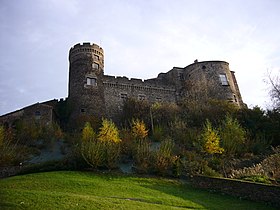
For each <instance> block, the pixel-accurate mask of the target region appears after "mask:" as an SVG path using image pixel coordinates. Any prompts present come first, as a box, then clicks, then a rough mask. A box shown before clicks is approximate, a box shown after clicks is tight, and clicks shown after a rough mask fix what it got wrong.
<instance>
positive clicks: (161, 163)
mask: <svg viewBox="0 0 280 210" xmlns="http://www.w3.org/2000/svg"><path fill="white" fill-rule="evenodd" d="M173 148H174V142H173V141H172V140H171V139H166V140H164V141H162V142H161V144H160V147H159V150H158V151H156V153H155V161H153V163H154V164H153V167H154V170H155V171H156V172H157V173H159V174H161V175H163V174H166V173H168V170H169V169H171V168H172V164H173V162H174V161H175V159H176V158H175V157H174V156H173V154H172V150H173Z"/></svg>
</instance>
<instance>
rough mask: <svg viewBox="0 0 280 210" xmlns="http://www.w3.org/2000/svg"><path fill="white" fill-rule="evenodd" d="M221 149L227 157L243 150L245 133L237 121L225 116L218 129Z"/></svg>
mask: <svg viewBox="0 0 280 210" xmlns="http://www.w3.org/2000/svg"><path fill="white" fill-rule="evenodd" d="M220 136H221V139H222V147H223V148H224V149H225V153H226V154H228V155H235V154H236V153H240V152H241V151H242V150H243V149H244V145H243V144H244V143H245V137H246V131H245V130H244V129H243V128H242V126H241V125H240V124H239V122H238V121H237V119H233V118H232V117H231V116H229V115H227V116H226V119H225V120H224V121H223V123H222V126H221V127H220Z"/></svg>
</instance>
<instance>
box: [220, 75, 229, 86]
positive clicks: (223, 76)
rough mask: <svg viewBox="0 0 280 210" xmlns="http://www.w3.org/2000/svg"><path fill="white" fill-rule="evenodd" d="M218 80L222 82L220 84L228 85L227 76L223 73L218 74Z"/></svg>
mask: <svg viewBox="0 0 280 210" xmlns="http://www.w3.org/2000/svg"><path fill="white" fill-rule="evenodd" d="M219 76H220V81H221V83H222V85H228V80H227V76H226V75H225V74H220V75H219Z"/></svg>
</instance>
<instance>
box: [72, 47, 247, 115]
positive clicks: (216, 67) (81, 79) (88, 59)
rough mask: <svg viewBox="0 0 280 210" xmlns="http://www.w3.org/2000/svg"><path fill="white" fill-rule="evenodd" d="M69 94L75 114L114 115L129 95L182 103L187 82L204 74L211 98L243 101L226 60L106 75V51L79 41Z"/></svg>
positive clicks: (142, 98) (74, 50)
mask: <svg viewBox="0 0 280 210" xmlns="http://www.w3.org/2000/svg"><path fill="white" fill-rule="evenodd" d="M69 62H70V70H69V96H68V100H69V102H70V104H71V106H72V108H73V117H77V116H80V115H93V116H98V117H101V116H105V117H108V118H114V116H116V115H117V114H118V113H119V112H120V111H121V110H122V106H123V102H124V100H125V99H126V98H135V99H138V100H147V101H148V102H150V103H155V102H169V103H179V102H180V101H181V100H183V99H184V97H186V96H187V95H188V91H187V90H186V89H185V84H186V83H187V82H188V81H192V82H197V83H198V82H199V81H201V78H205V79H206V80H208V81H210V80H211V81H213V82H212V83H213V85H212V86H211V87H210V88H212V89H213V90H215V91H212V92H213V93H214V94H213V95H212V96H211V97H212V98H216V99H221V100H227V101H230V102H232V103H234V104H236V105H237V106H238V107H242V106H243V101H242V98H241V94H240V91H239V88H238V84H237V81H236V78H235V75H234V72H233V71H230V69H229V64H228V63H227V62H224V61H204V62H197V61H195V62H194V63H193V64H190V65H188V66H186V67H184V68H179V67H174V68H173V69H171V70H170V71H168V72H167V73H160V74H159V75H158V77H157V78H152V79H148V80H144V81H143V80H141V79H134V78H131V79H128V78H127V77H115V76H109V75H104V52H103V49H102V48H101V47H99V46H98V45H96V44H90V43H83V44H76V45H75V46H74V47H72V48H71V49H70V52H69Z"/></svg>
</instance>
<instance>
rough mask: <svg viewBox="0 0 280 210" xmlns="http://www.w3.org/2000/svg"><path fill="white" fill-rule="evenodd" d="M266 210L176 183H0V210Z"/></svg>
mask: <svg viewBox="0 0 280 210" xmlns="http://www.w3.org/2000/svg"><path fill="white" fill-rule="evenodd" d="M72 208H75V209H188V208H189V209H272V208H270V207H268V206H265V205H263V204H259V203H254V202H249V201H240V200H239V199H235V198H232V197H229V196H222V195H218V194H211V193H209V192H206V191H201V190H197V189H193V188H192V187H190V186H189V185H186V184H182V183H181V182H179V181H174V180H168V179H155V178H138V177H131V176H129V177H127V176H112V175H96V174H93V173H87V172H48V173H38V174H29V175H23V176H16V177H11V178H7V179H2V180H0V209H72Z"/></svg>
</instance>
